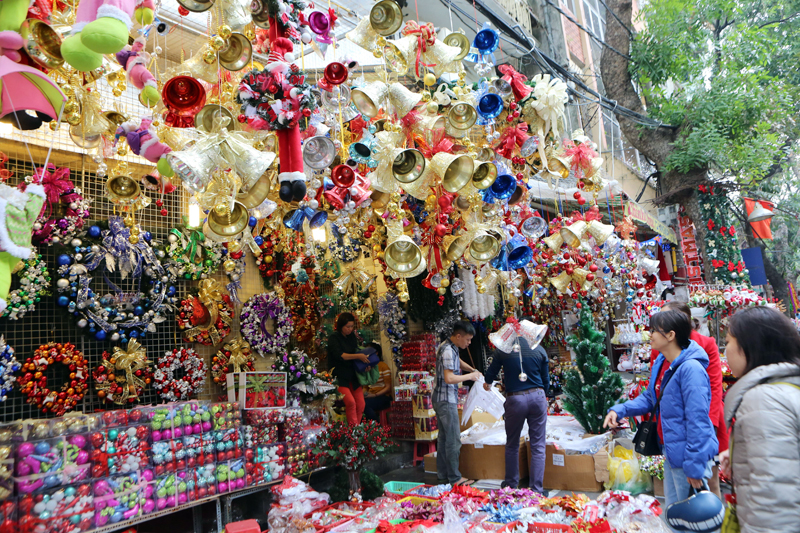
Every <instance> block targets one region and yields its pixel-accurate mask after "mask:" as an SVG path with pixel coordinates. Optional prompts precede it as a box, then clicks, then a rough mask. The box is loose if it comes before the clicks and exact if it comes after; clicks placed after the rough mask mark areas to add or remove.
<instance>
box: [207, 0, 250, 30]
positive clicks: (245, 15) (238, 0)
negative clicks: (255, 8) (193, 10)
mask: <svg viewBox="0 0 800 533" xmlns="http://www.w3.org/2000/svg"><path fill="white" fill-rule="evenodd" d="M251 4H252V2H251V0H217V6H219V9H215V10H214V11H212V13H211V14H212V27H214V26H222V25H223V24H224V25H226V26H228V27H229V28H230V29H231V30H233V31H238V32H241V31H242V30H244V27H245V26H247V25H248V24H250V22H252V20H253V16H252V15H251V14H250V8H251Z"/></svg>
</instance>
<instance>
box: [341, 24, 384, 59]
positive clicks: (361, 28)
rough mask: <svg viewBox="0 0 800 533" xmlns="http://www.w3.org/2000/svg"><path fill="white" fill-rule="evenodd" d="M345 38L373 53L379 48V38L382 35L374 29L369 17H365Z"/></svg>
mask: <svg viewBox="0 0 800 533" xmlns="http://www.w3.org/2000/svg"><path fill="white" fill-rule="evenodd" d="M345 37H346V38H347V39H348V40H349V41H350V42H352V43H354V44H357V45H358V46H360V47H361V48H363V49H364V50H367V51H369V52H371V51H373V50H376V49H377V48H378V38H379V37H380V35H378V33H377V32H376V31H375V30H374V29H373V28H372V24H370V21H369V17H364V18H362V19H361V21H360V22H359V23H358V25H356V27H355V28H353V29H352V30H350V31H349V32H347V33H346V34H345Z"/></svg>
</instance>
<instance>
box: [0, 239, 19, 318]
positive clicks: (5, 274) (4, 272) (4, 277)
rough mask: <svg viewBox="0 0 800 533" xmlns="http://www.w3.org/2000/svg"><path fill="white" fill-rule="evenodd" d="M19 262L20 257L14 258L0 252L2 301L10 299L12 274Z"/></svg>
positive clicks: (0, 297) (0, 296) (0, 299)
mask: <svg viewBox="0 0 800 533" xmlns="http://www.w3.org/2000/svg"><path fill="white" fill-rule="evenodd" d="M19 262H20V259H19V258H18V257H14V256H13V255H11V254H10V253H8V252H0V301H2V300H5V299H6V298H8V290H9V289H10V288H11V272H12V271H13V270H14V267H15V266H17V263H19ZM0 307H2V305H0Z"/></svg>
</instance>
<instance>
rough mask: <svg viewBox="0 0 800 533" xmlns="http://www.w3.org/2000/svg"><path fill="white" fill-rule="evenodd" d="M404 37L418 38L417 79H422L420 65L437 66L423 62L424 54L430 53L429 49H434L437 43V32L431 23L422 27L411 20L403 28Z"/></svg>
mask: <svg viewBox="0 0 800 533" xmlns="http://www.w3.org/2000/svg"><path fill="white" fill-rule="evenodd" d="M402 33H403V35H416V36H417V59H416V64H415V70H414V72H415V73H416V75H417V77H418V78H420V77H421V76H420V75H419V66H420V64H422V65H424V66H426V67H435V66H436V65H435V64H430V65H429V64H428V63H425V62H423V61H422V54H424V53H425V52H427V51H428V47H429V46H430V47H432V46H433V45H434V44H435V43H436V30H435V29H434V27H433V24H432V23H431V22H426V23H424V24H422V25H420V24H419V23H417V22H415V21H413V20H409V21H408V22H406V26H405V27H404V28H403V32H402Z"/></svg>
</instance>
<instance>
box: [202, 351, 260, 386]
mask: <svg viewBox="0 0 800 533" xmlns="http://www.w3.org/2000/svg"><path fill="white" fill-rule="evenodd" d="M253 363H254V359H253V352H252V350H250V346H249V345H248V344H247V343H246V342H244V341H243V340H241V339H236V340H235V341H232V342H228V343H226V344H224V345H223V346H222V349H221V350H220V351H218V352H217V353H216V355H214V357H213V358H212V359H211V377H212V378H213V379H214V383H218V384H219V385H220V386H221V387H222V390H225V389H226V388H228V381H227V378H226V377H225V375H226V374H230V373H233V374H238V373H239V372H252V371H253V370H255V365H254V364H253Z"/></svg>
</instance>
